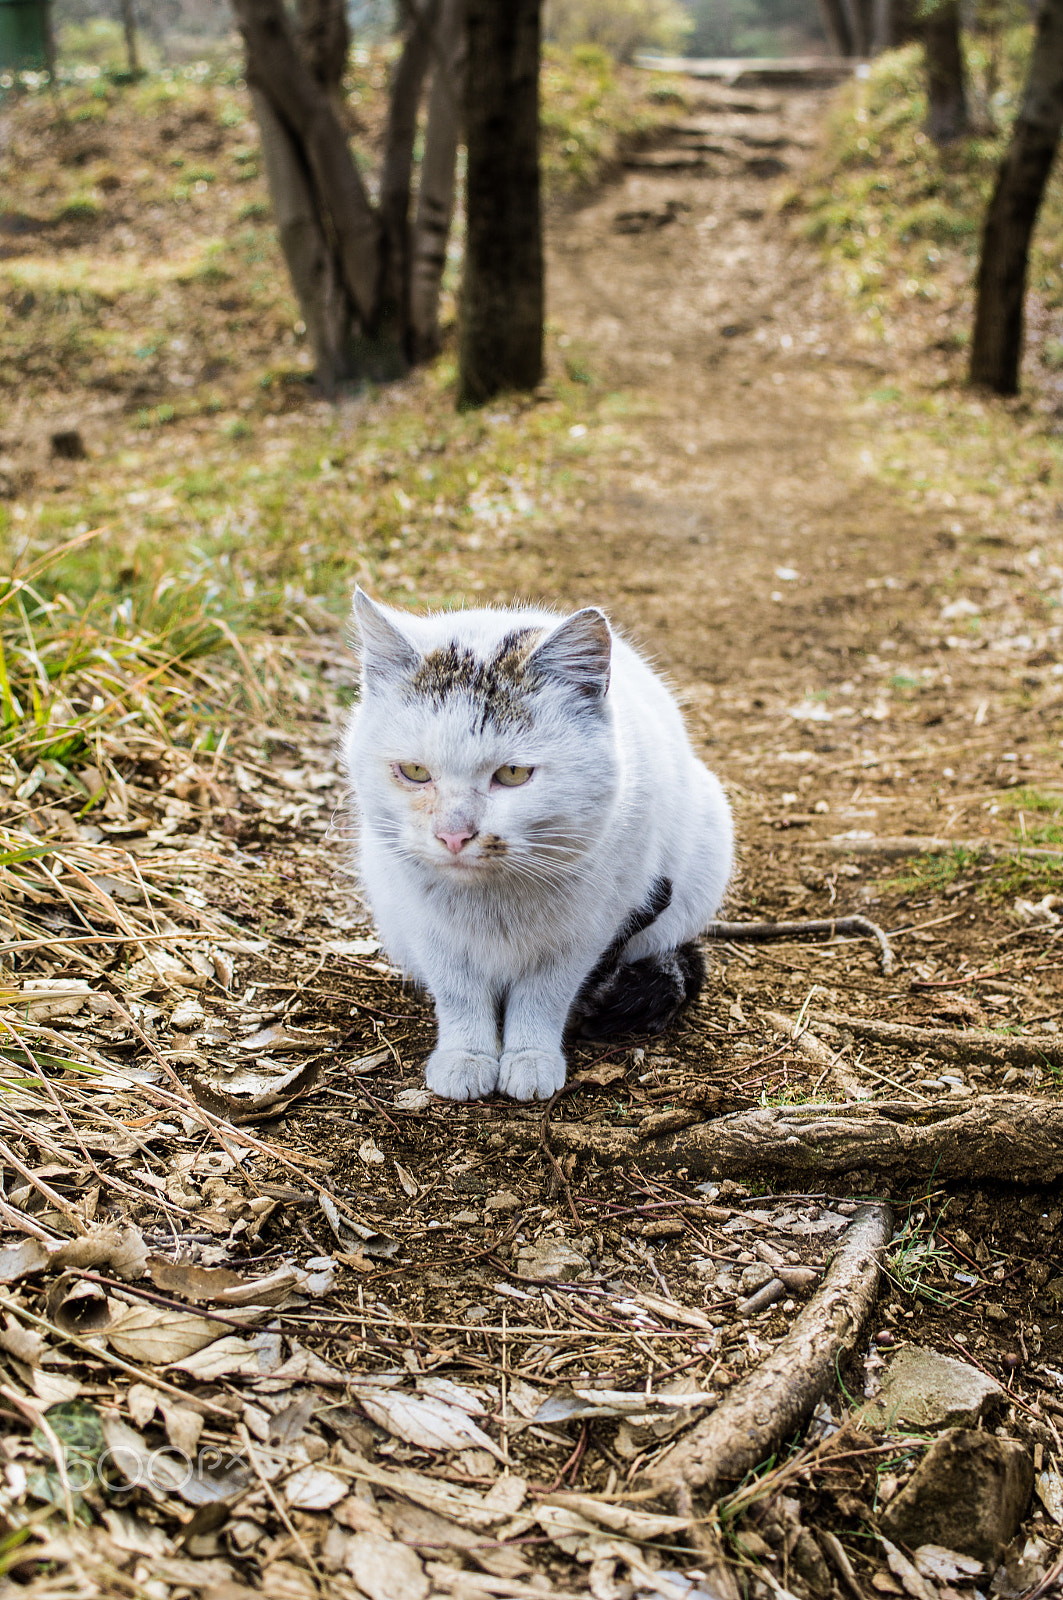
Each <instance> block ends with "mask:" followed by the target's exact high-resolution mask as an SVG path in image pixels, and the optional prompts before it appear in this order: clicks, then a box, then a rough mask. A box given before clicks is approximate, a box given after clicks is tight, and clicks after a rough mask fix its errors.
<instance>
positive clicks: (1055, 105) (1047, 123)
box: [970, 0, 1063, 394]
mask: <svg viewBox="0 0 1063 1600" xmlns="http://www.w3.org/2000/svg"><path fill="white" fill-rule="evenodd" d="M1061 126H1063V0H1044V3H1043V4H1042V7H1041V11H1040V13H1039V15H1038V18H1037V33H1036V36H1035V39H1034V46H1033V54H1032V55H1031V57H1030V67H1029V74H1028V77H1027V80H1026V88H1025V90H1024V92H1023V98H1022V105H1021V107H1020V110H1019V114H1018V116H1017V117H1016V119H1015V126H1014V128H1013V129H1012V134H1011V142H1010V144H1009V146H1008V150H1007V154H1006V155H1005V157H1004V160H1003V162H1002V163H1001V166H1000V171H999V173H998V174H997V183H996V188H995V190H994V191H993V198H992V200H991V201H990V202H989V209H988V211H987V213H986V220H985V228H984V231H983V233H982V256H981V261H980V263H979V267H978V289H977V303H976V309H975V319H974V335H973V339H972V343H971V370H970V377H971V382H972V383H982V384H986V385H987V386H988V387H989V388H990V389H994V390H996V392H997V394H1017V393H1018V388H1019V369H1020V366H1021V364H1022V346H1023V301H1024V299H1025V293H1026V263H1027V259H1028V256H1029V250H1030V237H1031V235H1032V233H1033V229H1034V223H1035V222H1036V220H1037V213H1038V211H1039V209H1040V206H1041V198H1042V196H1043V194H1044V190H1045V184H1046V183H1047V181H1048V174H1049V171H1050V170H1051V166H1052V161H1053V158H1054V157H1055V153H1056V148H1057V146H1058V144H1059V135H1060V128H1061Z"/></svg>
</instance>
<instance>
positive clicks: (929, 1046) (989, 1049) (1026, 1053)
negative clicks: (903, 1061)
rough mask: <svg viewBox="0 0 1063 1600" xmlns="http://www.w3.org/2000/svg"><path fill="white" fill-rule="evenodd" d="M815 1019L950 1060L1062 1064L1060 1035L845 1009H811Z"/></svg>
mask: <svg viewBox="0 0 1063 1600" xmlns="http://www.w3.org/2000/svg"><path fill="white" fill-rule="evenodd" d="M812 1015H813V1017H814V1018H815V1020H816V1021H817V1022H826V1023H828V1024H829V1025H830V1026H831V1027H834V1028H847V1029H848V1030H849V1032H850V1033H852V1034H855V1035H856V1037H857V1038H858V1039H874V1040H876V1041H877V1042H878V1043H879V1044H902V1045H909V1046H910V1047H911V1048H913V1049H916V1050H933V1051H934V1052H935V1054H937V1055H940V1056H948V1057H949V1058H950V1059H951V1060H953V1061H991V1062H993V1063H994V1064H995V1065H997V1066H1007V1067H1061V1066H1063V1034H1059V1033H1026V1034H1009V1033H983V1032H976V1031H975V1030H974V1029H959V1028H918V1027H915V1026H913V1025H912V1024H910V1023H907V1022H879V1021H878V1020H877V1019H876V1018H873V1017H851V1016H849V1014H848V1013H847V1012H845V1011H814V1012H813V1013H812Z"/></svg>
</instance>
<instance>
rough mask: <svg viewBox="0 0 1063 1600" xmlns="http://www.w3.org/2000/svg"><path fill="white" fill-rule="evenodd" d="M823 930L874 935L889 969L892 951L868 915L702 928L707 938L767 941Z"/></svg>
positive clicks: (715, 924)
mask: <svg viewBox="0 0 1063 1600" xmlns="http://www.w3.org/2000/svg"><path fill="white" fill-rule="evenodd" d="M806 933H814V934H824V933H825V934H826V935H827V937H828V938H830V939H833V938H834V937H835V935H836V934H839V933H853V934H856V935H857V936H858V937H861V938H864V939H876V940H877V941H878V947H879V952H880V954H881V957H882V970H883V972H884V973H886V974H887V976H888V975H889V973H891V972H892V971H893V951H892V949H891V948H890V942H889V939H888V938H887V937H886V934H885V931H884V930H883V929H882V928H880V927H879V925H878V923H877V922H872V921H871V919H870V917H827V918H819V919H817V918H812V919H807V918H803V919H801V920H799V921H797V922H710V923H709V926H708V927H707V928H706V929H705V936H706V938H708V939H751V940H755V941H756V942H758V943H760V944H769V943H770V942H771V941H772V940H775V939H793V938H797V937H799V936H800V935H801V934H806Z"/></svg>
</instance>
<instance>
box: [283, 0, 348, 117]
mask: <svg viewBox="0 0 1063 1600" xmlns="http://www.w3.org/2000/svg"><path fill="white" fill-rule="evenodd" d="M296 16H297V18H298V27H299V48H300V50H301V51H302V53H303V59H304V61H305V62H306V64H307V66H308V67H309V68H310V71H311V72H312V73H313V75H314V77H315V78H316V79H317V81H318V82H319V83H321V84H323V85H324V86H325V88H326V89H327V90H328V92H329V94H330V95H335V94H337V93H338V91H339V87H340V85H341V83H342V82H343V74H344V71H345V69H346V66H347V52H348V50H349V49H350V48H351V30H350V27H349V26H348V23H347V8H346V6H345V5H344V3H343V0H298V5H297V8H296Z"/></svg>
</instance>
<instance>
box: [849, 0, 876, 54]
mask: <svg viewBox="0 0 1063 1600" xmlns="http://www.w3.org/2000/svg"><path fill="white" fill-rule="evenodd" d="M849 10H850V14H851V21H852V36H853V53H854V55H858V56H869V55H870V54H871V48H872V37H873V35H874V31H875V17H874V0H849Z"/></svg>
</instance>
